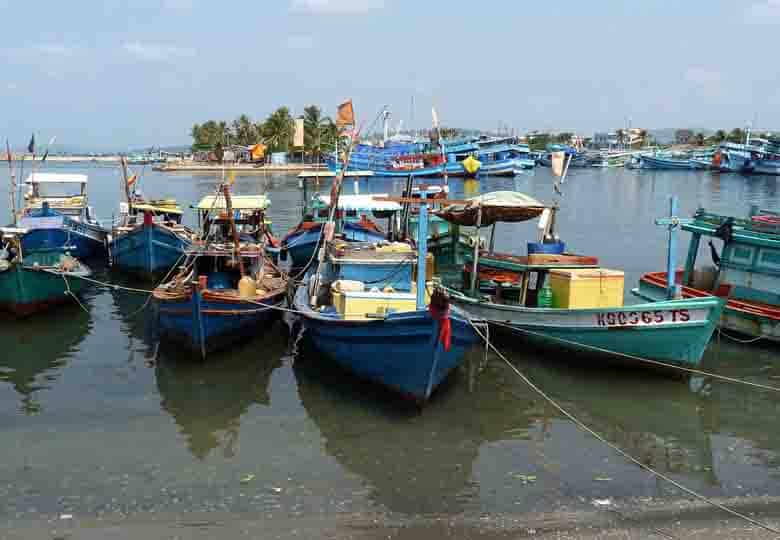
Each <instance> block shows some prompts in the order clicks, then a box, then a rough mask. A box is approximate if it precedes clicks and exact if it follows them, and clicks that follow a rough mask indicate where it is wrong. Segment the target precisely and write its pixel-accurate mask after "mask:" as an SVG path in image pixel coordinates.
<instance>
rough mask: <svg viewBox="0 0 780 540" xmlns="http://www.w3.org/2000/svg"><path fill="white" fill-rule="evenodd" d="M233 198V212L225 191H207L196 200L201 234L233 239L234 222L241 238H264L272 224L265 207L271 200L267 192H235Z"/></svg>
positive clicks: (203, 236) (210, 237) (260, 239)
mask: <svg viewBox="0 0 780 540" xmlns="http://www.w3.org/2000/svg"><path fill="white" fill-rule="evenodd" d="M230 199H231V205H230V206H231V208H232V211H233V214H232V216H231V215H228V213H227V206H228V205H227V201H226V200H225V196H224V195H208V196H206V197H204V198H203V199H201V201H200V202H199V203H198V204H197V206H196V207H195V208H196V210H197V212H198V227H199V228H200V230H201V231H202V234H201V237H202V238H203V239H213V238H215V239H217V240H219V241H223V240H224V241H229V242H232V241H233V239H232V238H230V237H229V234H230V233H229V227H230V224H231V222H232V223H235V226H236V230H237V231H238V233H239V235H240V238H241V241H242V242H263V241H264V239H265V235H266V233H267V231H268V226H270V224H271V222H270V221H267V220H266V218H265V211H266V210H267V209H268V207H269V206H270V205H271V201H270V200H269V199H268V198H267V197H266V196H265V195H232V196H231V197H230ZM231 217H232V219H231Z"/></svg>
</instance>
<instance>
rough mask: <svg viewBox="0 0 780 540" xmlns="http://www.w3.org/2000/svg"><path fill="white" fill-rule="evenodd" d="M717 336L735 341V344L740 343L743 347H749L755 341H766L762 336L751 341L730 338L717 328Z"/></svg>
mask: <svg viewBox="0 0 780 540" xmlns="http://www.w3.org/2000/svg"><path fill="white" fill-rule="evenodd" d="M718 335H719V336H724V337H725V338H726V339H730V340H731V341H735V342H737V343H742V344H743V345H749V344H750V343H755V342H757V341H760V340H762V339H766V338H765V337H764V336H758V337H755V338H752V339H740V338H738V337H734V336H730V335H728V334H727V333H726V332H725V331H724V330H722V329H721V328H718Z"/></svg>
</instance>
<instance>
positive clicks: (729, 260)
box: [634, 207, 780, 342]
mask: <svg viewBox="0 0 780 540" xmlns="http://www.w3.org/2000/svg"><path fill="white" fill-rule="evenodd" d="M682 229H683V230H685V231H688V232H690V233H691V240H690V245H689V248H688V258H687V260H686V263H685V267H684V268H683V269H682V270H677V271H676V273H675V274H676V275H675V277H674V280H675V283H679V284H680V285H681V286H682V295H683V297H684V298H688V299H701V298H705V299H706V298H721V299H724V300H725V301H726V306H725V308H724V310H723V317H722V318H721V319H720V326H721V328H724V329H726V330H731V331H733V332H735V333H739V334H741V335H744V336H748V337H751V338H757V339H766V340H769V341H774V342H780V292H778V291H780V277H779V276H778V268H780V216H779V215H778V213H776V212H769V211H765V210H759V209H758V208H755V207H754V208H753V209H752V210H751V212H750V215H749V216H748V217H747V218H736V217H732V216H723V215H719V214H713V213H709V212H707V211H705V210H704V209H699V210H698V211H697V212H696V213H695V214H694V216H693V219H692V220H688V222H684V223H683V225H682ZM702 237H707V238H710V242H709V247H710V253H711V258H712V262H711V263H710V264H708V265H700V266H697V259H698V253H699V248H700V243H701V239H702ZM713 240H714V241H716V242H718V243H719V244H721V243H722V246H723V247H722V248H721V249H718V247H717V246H716V244H715V243H713ZM667 286H668V282H667V274H666V272H650V273H648V274H645V275H644V276H642V278H641V280H640V282H639V288H638V289H635V291H634V292H635V294H637V295H638V296H639V297H641V298H644V299H648V300H656V299H661V298H664V297H665V294H666V290H667Z"/></svg>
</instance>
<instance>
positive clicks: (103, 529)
mask: <svg viewBox="0 0 780 540" xmlns="http://www.w3.org/2000/svg"><path fill="white" fill-rule="evenodd" d="M719 502H721V503H723V504H725V505H727V506H729V507H730V508H732V509H736V510H738V511H740V512H742V513H745V514H748V515H750V516H751V517H753V518H754V519H758V520H761V521H763V522H764V523H766V524H768V525H771V526H773V527H780V500H778V499H777V498H767V497H755V498H733V499H728V500H720V501H719ZM239 537H240V538H275V539H282V540H286V539H308V538H312V539H315V538H316V539H320V538H333V539H336V538H338V539H343V540H380V539H388V538H389V539H396V538H398V539H401V538H403V539H412V540H439V539H441V540H444V539H452V538H470V539H484V540H501V539H508V538H540V539H558V540H564V539H571V540H577V539H582V540H591V539H593V540H595V539H640V538H670V537H671V538H682V537H685V538H686V540H699V539H701V540H703V539H715V540H721V539H722V540H726V539H729V540H738V539H743V538H744V539H748V538H751V539H769V538H777V535H775V534H773V533H771V532H769V531H765V530H762V529H759V528H757V527H755V526H752V525H750V524H749V523H746V522H744V521H742V520H739V519H736V518H730V517H729V516H727V515H726V514H724V513H723V512H721V511H719V510H717V509H714V508H712V507H710V506H707V505H703V504H702V503H698V502H690V501H680V502H676V503H668V502H665V503H661V504H657V505H653V504H650V505H647V506H646V507H643V508H639V509H621V508H620V507H619V506H617V507H613V508H603V509H599V510H593V511H585V512H583V511H580V512H551V513H536V514H530V515H491V514H486V515H481V516H460V515H458V516H440V517H414V518H411V517H397V516H389V515H384V514H374V515H366V514H349V513H344V514H322V515H311V514H308V515H273V514H268V515H266V514H231V513H208V514H195V513H193V514H188V513H183V514H166V513H155V514H143V515H134V516H122V515H112V516H105V517H100V518H82V517H80V516H78V515H72V516H71V515H65V514H64V515H61V516H54V517H51V518H50V519H44V520H41V521H38V522H18V523H7V524H5V525H4V526H3V527H2V528H0V538H3V539H9V540H28V539H33V538H35V539H38V538H79V539H83V540H91V539H103V538H112V539H116V540H121V539H128V540H130V539H135V538H144V539H150V540H153V539H160V540H162V539H170V538H179V539H182V540H183V539H190V538H191V539H206V538H224V539H230V538H239Z"/></svg>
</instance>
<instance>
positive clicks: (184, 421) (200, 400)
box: [155, 322, 289, 460]
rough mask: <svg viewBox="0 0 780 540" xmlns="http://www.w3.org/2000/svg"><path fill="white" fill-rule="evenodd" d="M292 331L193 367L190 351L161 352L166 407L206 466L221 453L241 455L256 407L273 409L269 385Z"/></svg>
mask: <svg viewBox="0 0 780 540" xmlns="http://www.w3.org/2000/svg"><path fill="white" fill-rule="evenodd" d="M288 334H289V331H288V329H287V327H286V326H285V324H284V323H282V322H277V323H276V324H275V325H274V327H273V328H272V329H269V331H268V332H267V333H266V334H265V336H264V337H262V338H260V339H257V340H254V341H252V342H251V343H247V344H246V346H243V347H237V348H233V349H231V350H230V351H228V352H225V353H215V354H214V355H213V356H215V358H211V359H209V361H208V362H193V361H192V357H191V355H189V354H188V352H187V351H178V352H177V351H171V350H168V349H167V348H166V349H161V350H160V352H159V354H158V357H157V362H156V366H155V376H156V379H157V390H158V391H159V393H160V399H161V401H160V405H161V407H162V408H163V409H164V410H165V411H166V412H167V413H168V414H170V415H171V416H172V417H173V419H174V421H175V422H176V424H177V425H178V427H179V432H180V433H181V435H182V436H183V437H184V439H185V441H186V444H187V448H188V449H189V451H190V452H191V453H192V455H193V456H194V457H195V458H197V459H200V460H203V459H206V458H207V457H208V456H209V454H211V452H212V451H214V450H216V449H220V450H221V452H222V455H223V456H224V457H225V458H231V457H233V456H234V455H235V454H236V450H237V444H238V435H239V428H240V424H241V417H242V416H243V415H244V414H245V413H246V412H247V410H248V409H249V408H250V407H251V406H252V405H266V406H267V405H269V404H270V402H271V396H270V392H269V389H268V384H269V381H270V379H271V374H272V373H273V371H274V370H275V369H276V368H278V367H280V366H281V365H282V359H283V358H284V357H285V354H286V350H287V335H288Z"/></svg>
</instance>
